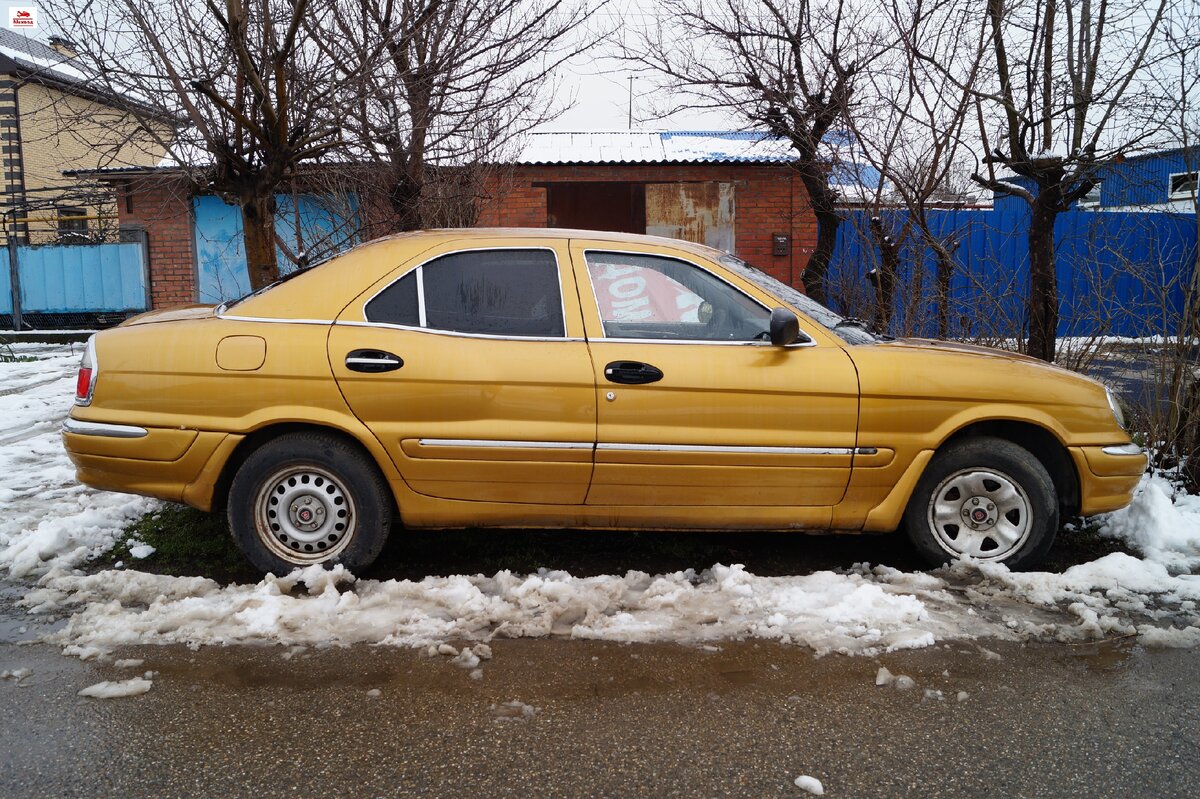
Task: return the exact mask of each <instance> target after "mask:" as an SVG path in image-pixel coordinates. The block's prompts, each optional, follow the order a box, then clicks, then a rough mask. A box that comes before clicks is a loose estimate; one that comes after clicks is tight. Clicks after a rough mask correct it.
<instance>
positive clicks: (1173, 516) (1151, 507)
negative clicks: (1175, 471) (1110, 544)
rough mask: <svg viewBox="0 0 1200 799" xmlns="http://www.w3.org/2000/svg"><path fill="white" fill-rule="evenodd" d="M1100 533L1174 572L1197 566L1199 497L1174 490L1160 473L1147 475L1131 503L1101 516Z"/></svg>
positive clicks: (1198, 556)
mask: <svg viewBox="0 0 1200 799" xmlns="http://www.w3.org/2000/svg"><path fill="white" fill-rule="evenodd" d="M1101 534H1102V535H1107V536H1110V537H1112V538H1119V539H1121V540H1123V541H1126V542H1127V543H1128V544H1129V545H1130V546H1132V547H1133V548H1135V549H1137V550H1138V551H1139V552H1142V553H1143V554H1144V555H1145V556H1146V557H1147V558H1149V559H1150V560H1153V561H1156V562H1158V563H1162V564H1163V565H1165V566H1168V567H1170V568H1171V569H1172V570H1175V571H1196V570H1197V569H1198V568H1200V497H1196V496H1191V495H1188V494H1183V493H1177V492H1176V491H1175V489H1174V487H1173V486H1172V485H1171V484H1170V483H1169V482H1168V481H1167V480H1166V479H1165V478H1163V477H1161V476H1157V475H1154V476H1147V477H1145V478H1143V479H1142V483H1141V485H1140V486H1138V489H1137V494H1136V495H1135V496H1134V499H1133V503H1132V504H1130V506H1129V507H1128V508H1124V509H1122V510H1119V511H1117V512H1115V513H1110V514H1108V515H1107V516H1106V517H1104V524H1103V526H1102V527H1101Z"/></svg>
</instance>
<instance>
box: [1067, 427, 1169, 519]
mask: <svg viewBox="0 0 1200 799" xmlns="http://www.w3.org/2000/svg"><path fill="white" fill-rule="evenodd" d="M1069 450H1070V453H1071V458H1072V459H1073V460H1074V461H1075V471H1076V472H1077V473H1078V474H1079V515H1080V516H1093V515H1095V514H1097V513H1108V512H1109V511H1114V510H1119V509H1121V508H1123V507H1125V506H1126V505H1128V504H1129V503H1130V502H1131V501H1132V500H1133V490H1134V489H1135V488H1137V484H1138V483H1139V482H1140V481H1141V479H1142V475H1143V474H1145V473H1146V466H1147V465H1148V463H1149V459H1148V458H1147V457H1146V453H1145V452H1143V451H1142V450H1141V448H1140V447H1137V446H1136V445H1133V444H1114V445H1110V446H1102V447H1070V448H1069Z"/></svg>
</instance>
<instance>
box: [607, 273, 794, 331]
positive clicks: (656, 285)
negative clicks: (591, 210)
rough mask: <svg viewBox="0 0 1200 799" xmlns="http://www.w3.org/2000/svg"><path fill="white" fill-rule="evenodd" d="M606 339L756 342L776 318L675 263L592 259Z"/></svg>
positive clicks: (727, 287)
mask: <svg viewBox="0 0 1200 799" xmlns="http://www.w3.org/2000/svg"><path fill="white" fill-rule="evenodd" d="M587 267H588V276H589V277H590V278H591V282H592V291H593V292H595V295H596V305H597V307H598V309H599V311H600V319H601V321H602V322H603V324H604V335H605V337H607V338H624V339H674V340H681V341H755V340H762V339H768V338H769V337H770V334H769V330H770V320H771V312H770V311H769V310H768V309H766V308H764V307H763V306H762V305H760V304H759V303H757V302H755V301H754V300H752V299H751V298H750V297H748V296H746V295H745V294H743V293H742V292H740V291H738V290H737V289H735V288H733V287H732V286H730V285H729V284H728V283H726V282H724V281H723V280H721V279H720V278H718V277H716V276H715V275H713V274H712V273H710V272H708V271H706V270H704V269H701V268H700V267H698V266H695V265H694V264H690V263H687V262H686V261H680V260H677V259H675V258H665V257H662V256H657V255H641V254H631V253H611V252H589V253H587Z"/></svg>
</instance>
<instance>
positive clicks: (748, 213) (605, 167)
mask: <svg viewBox="0 0 1200 799" xmlns="http://www.w3.org/2000/svg"><path fill="white" fill-rule="evenodd" d="M586 181H629V182H635V183H673V182H680V181H683V182H693V181H720V182H729V183H733V184H734V217H735V223H734V252H735V254H736V255H737V256H738V257H740V258H743V259H744V260H746V261H748V262H750V263H751V264H753V265H755V266H757V267H759V268H760V269H762V270H763V271H766V272H769V273H770V274H772V275H774V276H775V277H777V278H779V279H780V280H783V281H784V282H786V283H790V284H792V285H796V286H799V285H801V282H800V280H801V276H802V275H803V273H804V267H805V265H807V263H808V258H809V256H810V255H811V254H812V251H813V248H814V247H815V246H816V241H817V222H816V217H814V216H813V214H812V210H811V208H810V207H809V204H808V194H807V193H806V192H805V190H804V185H803V184H802V183H801V182H800V179H799V178H798V177H796V176H795V175H794V174H793V172H792V170H791V169H790V168H789V167H787V166H784V165H775V164H771V165H766V164H611V165H610V164H579V165H558V164H555V165H544V166H521V167H516V168H514V169H513V170H511V172H509V173H508V174H505V175H503V176H500V177H496V178H494V179H492V180H491V181H490V182H489V184H488V186H487V191H486V194H487V199H486V200H485V202H484V205H483V208H482V209H481V212H480V215H479V225H481V226H498V227H545V226H546V213H547V211H546V189H545V188H540V187H537V186H535V185H534V184H537V183H558V182H586ZM775 233H786V234H788V235H790V236H791V249H790V252H789V253H788V254H787V255H784V256H776V255H773V253H772V242H771V236H772V234H775Z"/></svg>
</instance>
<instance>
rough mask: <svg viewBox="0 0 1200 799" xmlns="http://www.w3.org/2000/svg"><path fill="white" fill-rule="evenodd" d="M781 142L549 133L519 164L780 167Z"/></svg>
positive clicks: (530, 142) (785, 148) (787, 150)
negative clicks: (736, 164)
mask: <svg viewBox="0 0 1200 799" xmlns="http://www.w3.org/2000/svg"><path fill="white" fill-rule="evenodd" d="M794 158H795V154H794V152H793V151H792V149H791V146H790V145H789V144H788V142H787V141H785V140H784V139H774V138H771V137H769V136H766V135H764V134H762V133H753V132H747V131H711V130H710V131H547V132H544V133H531V134H530V135H529V137H528V139H527V142H526V144H525V147H524V149H523V150H522V152H521V154H520V155H519V156H518V157H517V158H516V162H517V163H518V164H686V163H730V162H745V163H782V162H786V161H791V160H794Z"/></svg>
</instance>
